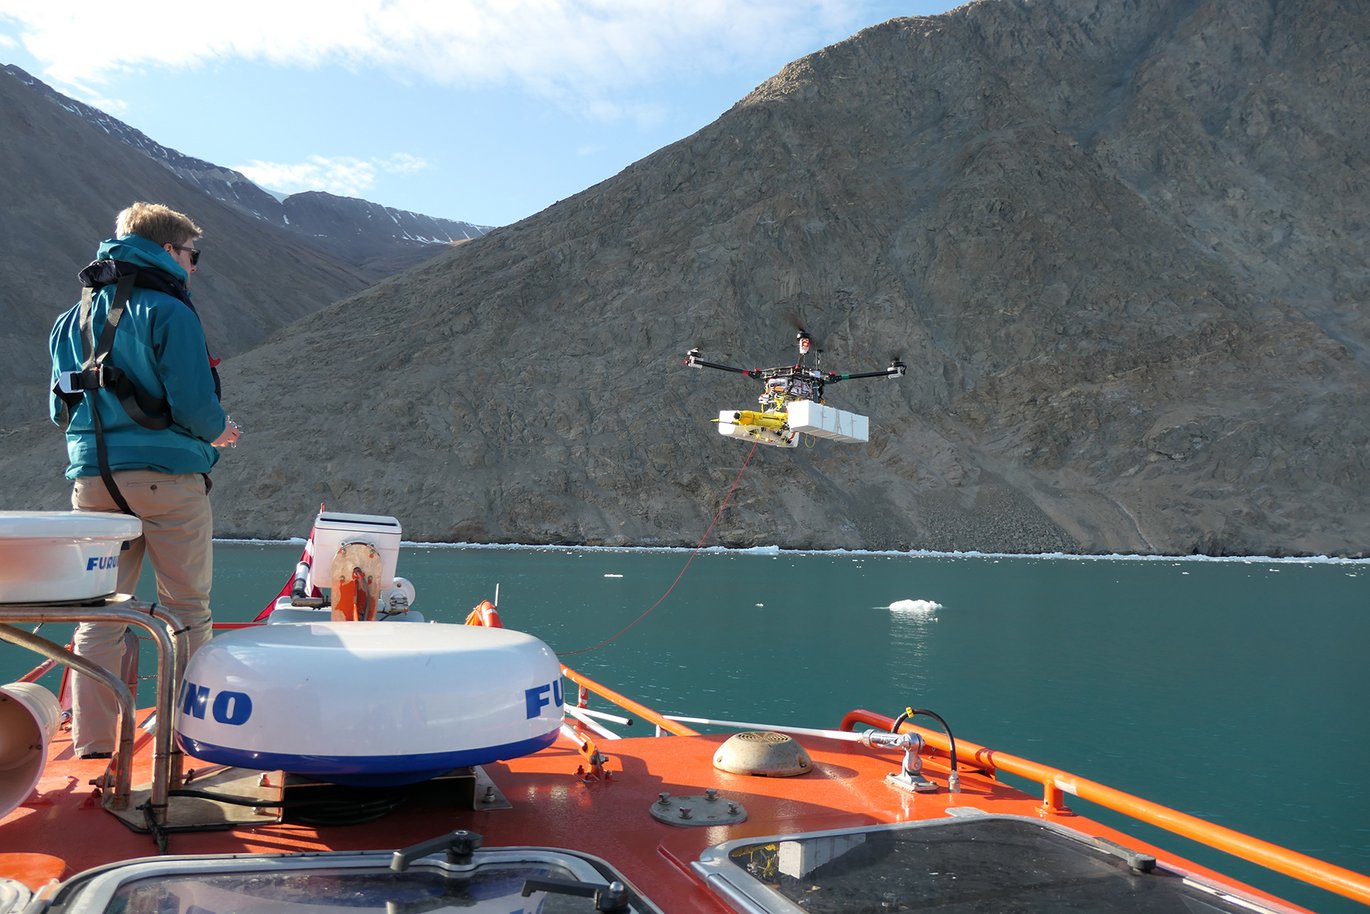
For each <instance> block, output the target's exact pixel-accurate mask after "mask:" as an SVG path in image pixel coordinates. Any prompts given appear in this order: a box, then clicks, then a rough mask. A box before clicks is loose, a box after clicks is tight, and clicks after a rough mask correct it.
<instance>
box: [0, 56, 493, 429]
mask: <svg viewBox="0 0 1370 914" xmlns="http://www.w3.org/2000/svg"><path fill="white" fill-rule="evenodd" d="M0 70H3V72H0V122H2V123H4V124H5V128H6V129H5V130H4V131H3V132H0V174H4V175H5V176H6V180H5V181H4V182H3V183H0V205H3V207H4V212H5V215H6V218H5V220H4V224H3V225H0V268H3V269H4V271H5V273H6V275H8V276H10V277H11V279H10V281H9V282H7V283H5V284H4V285H3V286H0V314H3V315H4V318H5V320H4V323H3V326H0V385H3V386H4V387H5V389H6V390H7V391H9V394H10V395H9V396H7V397H5V398H3V399H0V426H4V425H9V424H14V423H23V422H25V421H28V420H31V419H33V418H36V417H41V416H44V415H46V413H45V410H46V405H45V403H46V398H45V396H44V394H45V391H46V390H47V387H48V377H47V376H48V363H47V354H46V352H47V350H46V347H47V335H48V331H49V330H50V329H51V327H52V322H53V320H54V319H55V318H56V316H57V315H58V314H59V313H61V311H63V310H65V309H66V308H68V307H70V306H71V305H72V304H73V303H74V302H75V301H76V300H77V298H78V297H79V287H78V285H77V282H76V274H77V272H78V271H79V270H80V269H81V268H82V267H84V266H85V265H86V264H87V263H89V262H90V260H91V259H92V258H93V256H94V253H95V248H96V245H97V244H98V242H99V241H100V240H102V239H104V238H108V237H109V236H111V235H112V234H113V232H114V217H115V214H116V213H118V211H119V210H121V209H123V208H124V207H125V206H127V205H128V204H129V203H131V202H133V201H134V200H135V199H147V200H153V201H159V202H166V203H168V204H170V205H172V206H173V207H175V208H177V209H181V210H183V211H184V212H186V213H189V214H190V215H191V216H192V217H193V218H194V219H195V220H196V222H198V223H199V224H200V225H201V226H202V227H203V228H204V229H205V231H206V233H207V234H206V236H205V239H204V242H203V247H204V249H205V252H206V253H205V259H204V260H203V261H202V269H201V270H200V272H199V273H197V274H196V276H195V279H194V280H193V286H192V291H193V292H194V293H195V295H196V300H197V302H199V310H200V312H201V317H202V319H203V321H204V323H205V329H206V333H207V334H208V336H209V342H210V346H211V349H212V351H213V352H214V353H215V354H216V355H218V356H232V355H236V354H238V353H241V352H244V351H246V350H248V349H250V348H252V347H253V346H255V345H257V344H258V343H260V342H262V340H264V339H265V338H266V337H267V336H268V335H270V334H271V333H272V332H274V331H276V330H278V329H280V328H281V327H284V326H285V325H287V324H289V323H290V322H291V321H293V320H295V319H297V318H300V317H303V316H304V315H307V314H311V313H313V312H315V311H317V310H318V309H319V308H322V307H323V306H324V305H326V304H328V303H330V302H332V301H335V300H337V299H338V298H341V297H343V296H345V295H348V294H351V293H353V292H356V291H358V290H360V289H362V288H364V287H365V286H366V285H368V284H369V283H371V282H374V281H376V280H377V279H380V278H383V277H385V276H388V275H391V274H393V273H397V272H401V271H402V270H405V269H408V268H409V267H411V266H414V265H415V264H417V263H421V262H423V261H424V260H427V259H430V258H431V257H433V256H435V255H436V254H440V253H442V252H444V251H445V250H447V248H448V247H449V246H450V245H449V243H450V242H453V241H457V240H465V239H466V238H469V237H474V236H477V235H478V234H479V233H480V232H482V231H484V229H481V228H479V227H475V226H468V225H466V224H465V223H454V222H449V221H447V220H435V219H432V218H430V217H427V216H420V215H417V214H414V213H407V212H403V211H400V210H392V209H387V208H384V207H380V206H377V205H376V204H373V203H368V202H366V201H363V200H352V199H349V198H343V197H333V196H331V195H327V194H296V195H294V196H293V197H290V198H288V199H287V200H286V201H285V202H281V201H278V200H276V199H275V198H274V197H272V196H271V195H270V194H267V193H266V192H264V191H262V190H261V189H259V188H258V187H256V185H254V184H252V182H250V181H248V180H247V178H245V177H244V176H242V175H241V174H239V173H237V172H235V171H232V170H230V169H226V168H222V167H219V166H215V165H211V164H210V163H208V162H204V161H201V160H199V159H193V158H190V157H189V156H184V155H181V154H180V153H178V152H176V151H175V150H172V149H168V148H166V147H165V146H162V145H160V144H158V143H156V142H154V141H153V140H151V139H149V138H148V137H147V136H145V135H144V134H142V133H141V132H139V131H137V130H135V129H133V128H132V127H129V126H128V125H127V124H124V123H122V122H121V121H119V120H117V119H115V118H112V117H110V116H108V115H106V114H105V113H104V112H101V111H99V110H97V109H95V108H92V107H90V106H88V105H85V104H83V103H81V102H78V101H75V100H73V99H70V98H67V97H66V96H63V95H61V94H59V93H57V92H54V91H53V90H52V89H50V88H49V87H48V86H46V85H44V84H43V83H42V82H40V81H38V80H36V79H34V78H33V77H31V76H29V75H28V74H27V73H25V72H24V71H23V70H21V69H19V68H18V67H14V66H5V67H3V68H0Z"/></svg>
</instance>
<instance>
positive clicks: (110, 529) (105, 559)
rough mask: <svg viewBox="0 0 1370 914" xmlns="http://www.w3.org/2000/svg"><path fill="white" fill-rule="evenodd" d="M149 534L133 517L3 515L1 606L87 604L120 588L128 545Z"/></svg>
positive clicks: (63, 513)
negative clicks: (123, 553) (122, 554)
mask: <svg viewBox="0 0 1370 914" xmlns="http://www.w3.org/2000/svg"><path fill="white" fill-rule="evenodd" d="M142 535H143V522H142V521H140V520H138V518H136V517H130V516H128V515H127V514H105V513H101V512H94V511H0V603H85V602H89V601H92V600H98V599H101V598H103V597H107V596H109V595H110V594H112V593H114V591H115V590H116V589H117V588H118V586H119V559H120V551H121V550H122V549H123V546H124V543H125V542H126V541H128V540H134V539H137V538H138V537H140V536H142Z"/></svg>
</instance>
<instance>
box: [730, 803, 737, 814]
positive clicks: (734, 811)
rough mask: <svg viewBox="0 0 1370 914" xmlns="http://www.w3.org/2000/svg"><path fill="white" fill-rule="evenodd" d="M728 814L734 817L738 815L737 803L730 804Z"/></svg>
mask: <svg viewBox="0 0 1370 914" xmlns="http://www.w3.org/2000/svg"><path fill="white" fill-rule="evenodd" d="M728 814H729V815H733V816H735V815H737V804H736V803H729V804H728Z"/></svg>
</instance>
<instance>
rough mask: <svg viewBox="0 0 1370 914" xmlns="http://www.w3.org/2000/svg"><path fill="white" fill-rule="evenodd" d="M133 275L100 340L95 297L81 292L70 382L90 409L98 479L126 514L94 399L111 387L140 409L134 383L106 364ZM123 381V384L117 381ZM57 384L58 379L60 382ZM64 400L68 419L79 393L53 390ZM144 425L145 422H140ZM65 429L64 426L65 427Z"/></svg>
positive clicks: (118, 293) (119, 292)
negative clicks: (75, 365)
mask: <svg viewBox="0 0 1370 914" xmlns="http://www.w3.org/2000/svg"><path fill="white" fill-rule="evenodd" d="M133 278H134V277H133V274H127V275H124V276H120V277H119V284H118V285H117V286H116V287H115V290H114V301H113V302H112V303H111V304H110V308H109V312H108V314H107V315H106V316H105V328H104V330H102V331H101V332H100V343H99V345H96V344H95V343H94V338H95V332H94V329H93V322H92V319H91V312H92V307H91V300H92V298H93V297H94V296H93V295H92V293H91V289H90V287H89V286H87V287H85V288H84V289H83V290H82V291H81V350H82V351H81V355H82V362H81V371H80V373H79V375H77V381H76V383H74V384H69V386H71V387H73V388H79V390H80V391H81V392H83V393H84V396H85V398H86V405H87V406H88V407H89V408H90V421H91V425H92V426H93V428H94V431H95V460H96V462H97V463H98V464H99V466H100V478H101V479H103V480H104V482H105V488H106V489H108V490H109V495H110V497H111V498H113V499H114V503H115V504H116V505H118V506H119V510H120V511H122V512H124V513H125V514H129V515H132V516H134V517H137V516H138V515H137V513H136V512H135V511H134V510H133V509H132V508H130V507H129V504H128V500H127V499H125V498H124V493H123V492H120V491H119V486H118V485H117V484H116V483H115V481H114V472H113V471H112V470H111V469H110V466H109V449H108V448H107V447H106V446H105V428H104V423H103V422H102V421H101V419H100V408H99V404H98V403H97V402H96V391H98V390H99V389H100V388H101V387H106V386H108V387H110V388H111V389H112V390H113V391H114V393H115V394H116V395H117V396H118V397H119V402H120V403H121V404H122V405H123V407H124V409H125V410H128V409H129V400H134V401H135V402H134V406H135V408H138V409H139V410H140V411H141V407H140V406H139V404H138V403H137V402H136V400H137V394H136V392H130V391H133V384H132V382H130V381H129V380H128V378H126V377H124V375H123V373H122V372H120V371H119V370H118V369H117V368H115V367H114V366H113V365H110V364H107V361H106V360H107V359H108V358H109V353H110V350H111V349H112V348H113V347H114V334H115V331H117V330H118V329H119V320H120V318H122V317H123V316H124V309H125V308H126V307H127V306H128V300H129V296H130V295H132V294H133ZM120 380H122V382H123V383H122V385H121V384H119V383H118V382H119V381H120ZM59 386H60V382H59ZM120 387H122V388H124V392H121V391H120ZM54 393H57V394H58V396H59V397H62V399H63V403H64V415H63V418H64V419H67V420H68V421H69V420H70V414H69V409H70V407H71V406H72V405H73V401H72V400H71V399H70V398H71V397H72V396H75V397H77V398H79V397H80V396H81V395H82V394H81V393H76V392H75V390H73V391H70V392H68V393H67V394H66V395H65V396H64V395H63V394H62V393H60V392H58V391H57V390H56V389H54ZM129 415H130V416H131V417H132V418H133V419H134V421H139V420H138V416H137V415H135V414H134V413H133V412H132V411H129ZM140 424H146V423H140ZM170 424H171V420H170V417H168V418H167V422H166V425H163V426H161V427H162V428H166V427H167V425H170ZM64 430H65V429H64Z"/></svg>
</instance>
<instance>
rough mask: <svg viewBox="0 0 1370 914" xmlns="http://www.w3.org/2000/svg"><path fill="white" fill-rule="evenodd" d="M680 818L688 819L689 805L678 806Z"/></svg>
mask: <svg viewBox="0 0 1370 914" xmlns="http://www.w3.org/2000/svg"><path fill="white" fill-rule="evenodd" d="M680 818H682V819H688V818H690V807H688V806H682V807H680Z"/></svg>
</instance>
